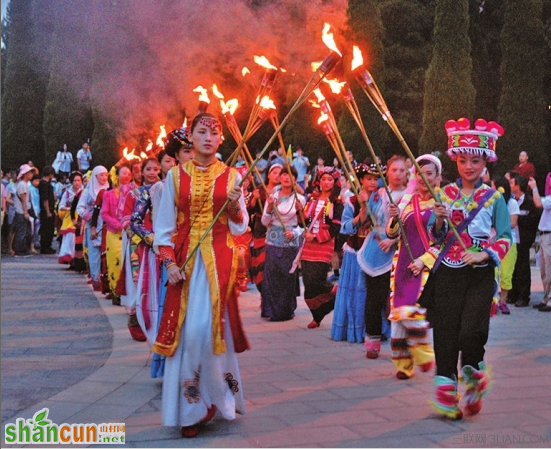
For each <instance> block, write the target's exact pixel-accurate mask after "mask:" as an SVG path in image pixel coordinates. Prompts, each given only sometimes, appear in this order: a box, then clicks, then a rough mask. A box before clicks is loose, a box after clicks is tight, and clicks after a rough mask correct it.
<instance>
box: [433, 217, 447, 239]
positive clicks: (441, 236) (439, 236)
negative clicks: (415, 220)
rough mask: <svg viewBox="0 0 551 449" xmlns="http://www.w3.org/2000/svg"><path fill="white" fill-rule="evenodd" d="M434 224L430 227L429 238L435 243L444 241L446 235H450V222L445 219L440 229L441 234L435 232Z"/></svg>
mask: <svg viewBox="0 0 551 449" xmlns="http://www.w3.org/2000/svg"><path fill="white" fill-rule="evenodd" d="M434 226H435V225H432V226H431V227H430V228H429V232H428V234H429V240H430V241H431V242H433V243H439V242H442V241H443V240H444V239H445V238H446V235H448V222H447V221H444V224H443V225H442V229H441V230H440V234H436V233H435V232H434Z"/></svg>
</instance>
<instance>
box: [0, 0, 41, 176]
mask: <svg viewBox="0 0 551 449" xmlns="http://www.w3.org/2000/svg"><path fill="white" fill-rule="evenodd" d="M34 7H35V4H34V2H33V1H32V0H19V1H17V2H12V3H10V10H9V21H10V29H9V32H10V34H9V40H8V42H7V43H6V72H5V79H4V85H3V88H4V92H3V96H2V138H3V142H2V144H3V145H2V148H3V151H2V156H3V160H2V163H3V164H4V165H5V166H6V167H17V166H19V165H20V164H22V163H23V162H27V161H28V160H32V161H33V162H34V163H35V164H36V165H38V166H42V165H43V164H44V162H45V157H44V139H43V136H42V129H41V127H40V124H41V123H42V113H43V108H44V102H45V96H46V85H47V79H48V78H47V77H48V74H47V73H45V72H44V70H43V69H44V66H43V64H41V63H40V61H43V55H42V54H41V52H44V53H47V51H48V42H42V41H39V40H38V39H37V38H36V37H37V35H38V34H37V32H36V30H37V29H36V26H37V23H39V22H36V21H37V20H38V17H37V14H36V9H35V8H34ZM37 62H38V63H37Z"/></svg>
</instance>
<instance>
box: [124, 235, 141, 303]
mask: <svg viewBox="0 0 551 449" xmlns="http://www.w3.org/2000/svg"><path fill="white" fill-rule="evenodd" d="M122 260H124V274H125V278H124V280H125V289H126V295H121V304H122V305H123V306H124V307H126V311H127V312H128V311H129V310H130V311H132V310H134V309H135V308H136V298H137V297H138V295H139V292H138V286H139V285H140V283H139V282H138V283H137V284H135V283H134V280H133V278H132V264H131V263H130V239H129V238H128V234H127V233H126V232H124V231H123V233H122ZM140 262H143V261H140Z"/></svg>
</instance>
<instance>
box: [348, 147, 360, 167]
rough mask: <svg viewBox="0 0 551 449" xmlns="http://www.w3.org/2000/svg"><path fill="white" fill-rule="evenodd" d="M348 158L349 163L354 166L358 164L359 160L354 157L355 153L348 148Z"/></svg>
mask: <svg viewBox="0 0 551 449" xmlns="http://www.w3.org/2000/svg"><path fill="white" fill-rule="evenodd" d="M346 159H347V160H348V163H349V164H350V165H351V166H352V168H354V167H356V165H358V161H357V160H356V159H354V153H352V151H350V150H346Z"/></svg>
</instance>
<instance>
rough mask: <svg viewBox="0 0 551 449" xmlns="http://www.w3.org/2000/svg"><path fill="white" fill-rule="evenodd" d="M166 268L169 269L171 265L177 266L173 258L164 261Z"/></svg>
mask: <svg viewBox="0 0 551 449" xmlns="http://www.w3.org/2000/svg"><path fill="white" fill-rule="evenodd" d="M163 263H164V264H165V268H166V269H167V270H168V269H169V268H170V267H172V266H175V265H176V263H175V262H174V261H173V260H172V259H166V260H165V261H164V262H163Z"/></svg>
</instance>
